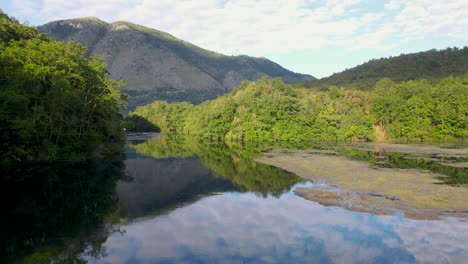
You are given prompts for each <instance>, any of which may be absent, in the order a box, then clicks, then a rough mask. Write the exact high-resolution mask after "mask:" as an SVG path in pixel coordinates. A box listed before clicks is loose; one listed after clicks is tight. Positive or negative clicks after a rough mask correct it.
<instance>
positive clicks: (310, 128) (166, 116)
mask: <svg viewBox="0 0 468 264" xmlns="http://www.w3.org/2000/svg"><path fill="white" fill-rule="evenodd" d="M332 90H333V91H332V92H328V93H325V92H314V91H311V90H306V89H295V88H293V87H292V86H291V85H289V84H286V83H284V82H282V81H281V80H279V79H267V78H263V79H261V80H259V81H257V82H246V83H244V84H243V85H241V86H240V87H238V88H237V89H236V90H234V91H232V92H231V93H229V94H227V95H225V96H222V97H219V98H217V99H216V100H213V101H209V102H205V103H202V104H200V105H198V106H194V105H191V104H188V103H177V104H169V103H167V102H160V101H157V102H154V103H152V104H150V105H147V106H144V107H138V108H137V109H136V110H135V112H134V114H136V115H140V116H142V117H144V118H147V119H148V120H149V121H151V122H153V123H155V124H157V125H158V126H159V127H160V128H161V130H162V131H163V132H165V133H174V132H175V133H183V134H187V135H192V136H195V137H197V138H202V139H208V140H212V141H223V142H224V143H226V144H227V145H228V146H230V147H231V148H258V147H261V146H271V145H281V146H294V147H302V146H306V145H308V144H309V143H312V142H321V141H334V142H335V141H353V140H354V141H355V140H365V141H366V140H372V139H373V123H374V122H373V119H372V116H370V115H369V108H370V104H369V103H370V100H369V94H368V93H365V92H362V91H358V90H344V89H338V88H336V89H332Z"/></svg>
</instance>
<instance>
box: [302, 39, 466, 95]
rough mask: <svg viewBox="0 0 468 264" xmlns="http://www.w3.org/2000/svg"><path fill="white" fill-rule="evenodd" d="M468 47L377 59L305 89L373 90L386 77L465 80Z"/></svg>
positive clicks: (312, 82) (396, 80) (398, 79)
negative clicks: (463, 77) (455, 77)
mask: <svg viewBox="0 0 468 264" xmlns="http://www.w3.org/2000/svg"><path fill="white" fill-rule="evenodd" d="M467 61H468V47H463V48H461V49H459V48H457V47H454V48H447V49H444V50H435V49H433V50H429V51H424V52H418V53H412V54H401V55H400V56H395V57H389V58H381V59H373V60H370V61H368V62H366V63H363V64H361V65H358V66H356V67H353V68H351V69H346V70H344V71H342V72H339V73H335V74H333V75H331V76H329V77H326V78H322V79H319V80H312V81H308V82H305V83H304V86H306V87H308V88H313V89H316V90H324V89H327V88H328V87H329V86H332V85H335V86H346V87H355V88H359V89H364V90H368V89H372V88H373V87H374V85H375V84H376V83H377V82H378V81H379V80H381V79H383V78H389V79H391V80H392V81H395V82H401V81H409V80H417V79H422V78H424V79H427V80H430V81H437V80H439V79H441V78H445V77H448V76H451V75H453V76H458V77H462V76H463V75H464V74H465V73H466V72H468V63H467Z"/></svg>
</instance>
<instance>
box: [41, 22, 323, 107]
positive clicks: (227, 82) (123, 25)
mask: <svg viewBox="0 0 468 264" xmlns="http://www.w3.org/2000/svg"><path fill="white" fill-rule="evenodd" d="M38 29H39V31H40V32H45V33H47V34H49V35H51V36H52V37H54V38H55V39H57V40H60V41H68V40H73V41H77V42H79V43H81V44H83V45H85V46H86V47H88V54H93V55H94V54H100V55H105V56H106V59H105V60H106V62H107V64H108V67H109V68H108V69H109V71H110V73H111V77H112V78H113V79H115V80H121V79H123V80H125V82H126V83H127V85H126V87H125V88H124V90H123V91H124V92H125V93H127V94H129V95H131V96H132V98H131V99H130V102H129V104H130V108H132V107H133V106H134V105H141V104H144V103H150V102H152V101H154V100H156V99H164V100H169V101H190V102H192V103H199V102H201V101H204V100H207V99H213V98H215V97H217V96H219V95H222V94H224V93H226V92H229V91H230V90H232V89H233V88H234V87H236V86H238V85H239V84H240V83H241V82H242V81H245V80H257V79H259V78H261V77H262V76H263V75H267V76H271V77H280V78H281V79H283V80H284V81H287V82H297V81H306V80H311V79H314V77H312V76H310V75H304V74H298V73H294V72H291V71H289V70H287V69H285V68H283V67H281V66H280V65H278V64H276V63H274V62H272V61H270V60H268V59H265V58H254V57H248V56H226V55H223V54H219V53H215V52H211V51H208V50H205V49H202V48H200V47H197V46H195V45H193V44H191V43H188V42H186V41H183V40H180V39H177V38H176V37H174V36H172V35H170V34H168V33H165V32H162V31H158V30H155V29H152V28H147V27H143V26H139V25H135V24H132V23H129V22H115V23H111V24H108V23H106V22H104V21H101V20H99V19H97V18H79V19H70V20H61V21H54V22H50V23H47V24H45V25H43V26H40V27H39V28H38Z"/></svg>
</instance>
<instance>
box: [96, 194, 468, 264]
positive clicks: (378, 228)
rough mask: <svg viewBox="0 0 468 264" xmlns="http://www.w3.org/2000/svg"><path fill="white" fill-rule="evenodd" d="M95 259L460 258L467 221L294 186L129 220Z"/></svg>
mask: <svg viewBox="0 0 468 264" xmlns="http://www.w3.org/2000/svg"><path fill="white" fill-rule="evenodd" d="M125 229H126V232H125V234H124V235H120V234H115V235H112V236H111V237H110V238H109V239H108V241H107V242H106V247H107V249H108V250H107V255H106V256H105V257H103V258H100V259H96V258H88V260H89V261H90V262H91V263H246V262H247V263H264V262H274V263H413V262H433V263H449V262H455V263H458V262H459V263H461V262H463V260H465V259H466V258H467V257H468V236H467V234H468V225H467V223H466V222H461V221H460V220H457V219H453V218H447V219H443V220H440V221H415V220H408V219H405V218H402V217H401V216H398V215H396V216H375V215H370V214H363V213H355V212H350V211H346V210H343V209H340V208H326V207H323V206H320V205H319V204H317V203H313V202H309V201H306V200H303V199H301V198H298V197H297V196H295V195H294V194H293V193H292V192H290V193H288V194H287V195H283V196H281V198H279V199H277V198H274V197H271V196H268V197H266V198H261V197H258V196H256V195H253V194H249V193H246V194H237V193H225V194H219V195H216V196H211V197H206V198H203V199H201V200H199V201H198V202H197V203H195V204H191V205H188V206H186V207H183V208H179V209H177V210H175V211H173V212H171V213H170V214H169V215H167V216H165V217H155V218H152V219H147V220H145V221H139V222H136V223H132V224H129V225H128V226H126V227H125Z"/></svg>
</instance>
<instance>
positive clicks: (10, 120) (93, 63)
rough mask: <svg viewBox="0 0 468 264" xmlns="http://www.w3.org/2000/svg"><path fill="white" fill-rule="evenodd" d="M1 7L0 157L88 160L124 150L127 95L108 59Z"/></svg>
mask: <svg viewBox="0 0 468 264" xmlns="http://www.w3.org/2000/svg"><path fill="white" fill-rule="evenodd" d="M85 54H86V48H84V47H83V46H81V45H79V44H75V43H73V42H68V43H64V42H56V41H53V40H52V39H51V38H50V37H48V36H47V35H44V34H38V33H37V31H36V29H35V28H32V27H29V26H26V25H22V24H20V23H18V21H16V20H15V19H13V18H10V17H8V16H7V15H6V14H4V13H3V12H0V65H1V67H0V71H1V72H0V148H1V150H2V151H1V153H0V161H1V162H2V163H4V164H5V163H12V162H22V161H55V160H82V159H87V158H95V157H98V158H99V157H105V156H110V155H114V154H117V153H120V152H121V150H122V146H123V139H124V136H125V135H124V133H123V129H122V116H121V114H120V113H119V111H120V110H121V107H123V106H124V105H125V96H124V95H123V94H122V93H121V92H120V91H119V89H118V88H119V87H120V86H121V85H122V83H121V82H115V81H113V80H111V79H109V78H108V72H107V70H106V65H105V64H104V63H103V60H102V58H98V57H86V56H85Z"/></svg>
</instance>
